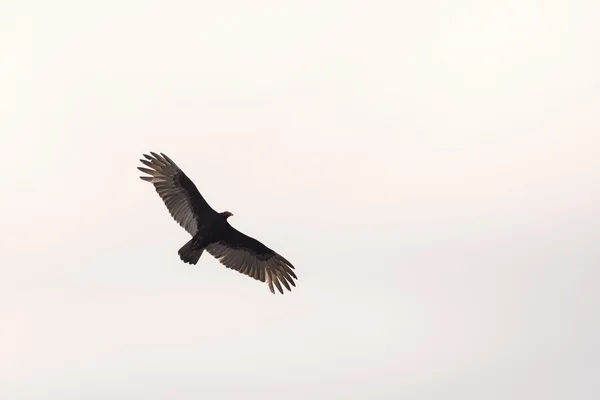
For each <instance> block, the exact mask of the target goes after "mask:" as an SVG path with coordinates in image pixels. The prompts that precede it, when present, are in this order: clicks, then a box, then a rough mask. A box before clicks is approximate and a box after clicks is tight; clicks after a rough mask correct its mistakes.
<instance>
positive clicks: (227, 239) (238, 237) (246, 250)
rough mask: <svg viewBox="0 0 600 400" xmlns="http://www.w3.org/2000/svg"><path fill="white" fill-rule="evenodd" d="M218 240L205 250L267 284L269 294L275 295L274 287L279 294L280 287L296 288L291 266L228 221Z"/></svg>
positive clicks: (232, 267)
mask: <svg viewBox="0 0 600 400" xmlns="http://www.w3.org/2000/svg"><path fill="white" fill-rule="evenodd" d="M221 237H222V239H221V240H220V241H218V242H216V243H212V244H209V245H208V246H207V247H206V250H207V251H208V252H209V253H210V254H212V255H213V256H214V257H215V258H216V259H218V260H219V261H220V262H221V264H223V265H225V266H226V267H227V268H231V269H234V270H236V271H238V272H240V273H242V274H245V275H248V276H250V277H252V278H254V279H258V280H259V281H261V282H267V284H268V285H269V289H270V290H271V292H272V293H275V290H274V288H273V285H275V286H276V287H277V289H278V290H279V292H280V293H281V294H283V288H282V285H283V286H285V288H286V289H287V290H292V289H291V287H290V285H292V286H296V284H295V283H294V279H298V278H297V277H296V274H294V271H292V270H293V269H294V267H293V265H292V264H291V263H290V262H289V261H288V260H286V259H285V258H283V257H282V256H280V255H279V254H277V253H276V252H274V251H273V250H271V249H269V248H268V247H267V246H265V245H264V244H262V243H261V242H259V241H258V240H256V239H254V238H251V237H250V236H247V235H244V234H243V233H242V232H240V231H238V230H237V229H235V228H234V227H232V226H231V225H229V223H227V222H226V228H225V229H224V231H223V232H222V236H221Z"/></svg>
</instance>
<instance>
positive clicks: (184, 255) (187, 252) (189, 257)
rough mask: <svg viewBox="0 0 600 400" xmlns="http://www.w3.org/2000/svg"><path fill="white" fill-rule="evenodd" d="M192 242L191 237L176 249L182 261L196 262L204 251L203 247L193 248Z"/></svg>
mask: <svg viewBox="0 0 600 400" xmlns="http://www.w3.org/2000/svg"><path fill="white" fill-rule="evenodd" d="M193 242H194V239H191V240H190V241H189V242H187V243H186V244H185V245H184V246H183V247H182V248H180V249H179V251H178V253H179V257H180V258H181V260H182V261H183V262H184V263H189V264H196V263H197V262H198V260H199V259H200V256H201V255H202V252H203V251H204V247H201V248H197V249H194V248H193Z"/></svg>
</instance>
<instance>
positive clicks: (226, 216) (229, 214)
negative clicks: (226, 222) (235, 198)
mask: <svg viewBox="0 0 600 400" xmlns="http://www.w3.org/2000/svg"><path fill="white" fill-rule="evenodd" d="M221 215H222V216H223V218H225V219H227V218H229V217H233V214H232V213H230V212H229V211H223V212H222V213H221Z"/></svg>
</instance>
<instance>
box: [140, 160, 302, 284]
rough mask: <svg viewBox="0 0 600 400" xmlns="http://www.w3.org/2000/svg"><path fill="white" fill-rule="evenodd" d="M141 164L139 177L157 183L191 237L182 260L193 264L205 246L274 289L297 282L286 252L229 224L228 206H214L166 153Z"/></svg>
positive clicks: (222, 262) (225, 263) (233, 266)
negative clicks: (265, 243) (143, 174)
mask: <svg viewBox="0 0 600 400" xmlns="http://www.w3.org/2000/svg"><path fill="white" fill-rule="evenodd" d="M149 153H150V155H148V154H143V156H144V158H145V159H140V161H141V162H142V163H143V164H144V165H145V166H146V167H147V168H146V167H138V169H139V170H140V171H142V172H143V173H145V174H148V175H146V176H140V179H142V180H144V181H146V182H150V183H152V184H153V185H154V188H155V189H156V192H157V193H158V195H159V196H160V197H161V199H162V200H163V202H164V204H165V206H166V207H167V209H168V211H169V213H170V214H171V216H172V217H173V219H175V221H176V222H177V223H178V224H179V225H181V226H182V227H183V228H184V229H185V230H186V231H187V232H188V233H189V234H190V235H191V236H192V238H191V239H190V240H189V241H188V242H187V243H186V244H185V245H183V247H181V248H180V249H179V251H178V254H179V257H180V258H181V260H182V261H183V262H184V263H189V264H190V265H195V264H196V263H197V262H198V260H199V259H200V256H201V255H202V253H203V252H204V251H205V250H206V251H207V252H208V253H209V254H210V255H212V256H213V257H215V258H216V259H217V260H219V262H220V263H221V264H223V265H225V267H227V268H230V269H233V270H236V271H238V272H240V273H242V274H245V275H247V276H249V277H251V278H254V279H256V280H258V281H261V282H263V283H265V282H266V284H267V285H268V287H269V290H270V291H271V293H273V294H275V288H277V290H278V291H279V292H280V293H281V294H283V293H284V291H283V288H284V287H285V289H287V290H288V291H291V290H292V289H291V286H294V287H295V286H296V283H295V282H294V280H297V279H298V278H297V276H296V274H295V273H294V271H293V270H294V266H293V265H292V263H290V262H289V261H288V260H286V259H285V258H284V257H283V256H281V255H280V254H278V253H276V252H275V251H274V250H271V249H270V248H268V247H267V246H265V245H264V244H262V243H261V242H259V241H258V240H256V239H254V238H252V237H250V236H247V235H245V234H244V233H242V232H240V231H238V230H237V229H235V228H234V227H233V226H231V225H230V224H229V222H228V221H227V219H228V218H229V217H232V216H233V214H232V213H231V212H229V211H223V212H217V211H215V210H214V209H213V208H212V207H211V206H210V205H209V204H208V203H207V202H206V200H205V199H204V197H202V195H201V194H200V192H199V191H198V189H197V188H196V185H195V184H194V183H193V182H192V181H191V180H190V178H188V177H187V175H186V174H185V173H184V172H183V170H181V168H179V167H178V166H177V164H175V162H173V160H171V159H170V158H169V157H168V156H167V155H166V154H164V153H160V154H158V153H155V152H152V151H151V152H149Z"/></svg>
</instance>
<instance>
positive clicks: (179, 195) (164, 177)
mask: <svg viewBox="0 0 600 400" xmlns="http://www.w3.org/2000/svg"><path fill="white" fill-rule="evenodd" d="M150 154H152V156H149V155H146V154H144V157H146V158H147V160H140V161H141V162H142V163H144V164H145V165H146V166H148V167H149V168H144V167H138V169H139V170H140V171H142V172H145V173H147V174H148V175H150V176H140V178H141V179H143V180H145V181H148V182H150V183H152V184H153V185H154V187H155V189H156V192H157V193H158V195H159V196H160V197H161V198H162V200H163V202H164V203H165V205H166V206H167V209H168V210H169V213H170V214H171V216H172V217H173V218H174V219H175V221H177V222H178V223H179V225H181V226H182V227H183V228H184V229H185V230H186V231H188V233H189V234H190V235H192V236H195V235H196V233H197V232H198V229H199V228H200V226H202V224H203V223H204V221H206V220H208V219H210V218H212V217H213V216H214V214H216V211H215V210H213V209H212V207H211V206H209V205H208V203H207V202H206V200H204V198H203V197H202V195H201V194H200V192H199V191H198V189H197V188H196V185H194V182H192V181H191V180H190V179H189V178H188V177H187V176H186V175H185V174H184V173H183V171H182V170H181V169H180V168H179V167H178V166H177V164H175V163H174V162H173V160H171V159H170V158H169V157H167V156H166V155H165V154H163V153H161V154H160V155H159V154H156V153H154V152H150Z"/></svg>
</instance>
